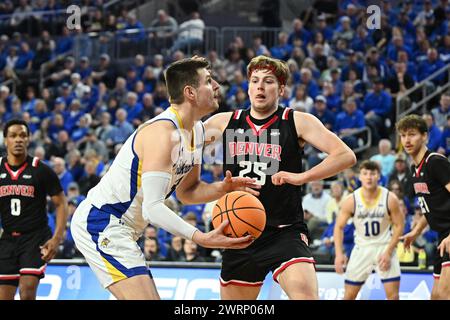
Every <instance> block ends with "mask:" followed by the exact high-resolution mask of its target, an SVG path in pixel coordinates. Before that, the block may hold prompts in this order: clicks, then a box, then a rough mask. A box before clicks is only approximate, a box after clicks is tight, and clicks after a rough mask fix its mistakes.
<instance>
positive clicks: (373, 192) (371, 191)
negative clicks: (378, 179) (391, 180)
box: [362, 186, 378, 200]
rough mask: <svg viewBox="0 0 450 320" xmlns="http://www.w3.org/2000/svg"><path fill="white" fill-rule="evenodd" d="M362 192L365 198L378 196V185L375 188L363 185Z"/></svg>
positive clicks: (371, 198) (369, 198)
mask: <svg viewBox="0 0 450 320" xmlns="http://www.w3.org/2000/svg"><path fill="white" fill-rule="evenodd" d="M362 194H363V196H364V198H365V199H368V200H373V199H375V198H376V197H377V196H378V186H376V187H374V188H365V187H362Z"/></svg>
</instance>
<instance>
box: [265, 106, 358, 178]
mask: <svg viewBox="0 0 450 320" xmlns="http://www.w3.org/2000/svg"><path fill="white" fill-rule="evenodd" d="M294 120H295V127H296V129H297V135H298V138H299V139H301V140H303V141H305V142H307V143H309V144H311V145H313V146H314V147H316V148H317V149H319V150H320V151H322V152H325V153H327V154H328V156H327V157H326V158H325V159H324V160H323V161H322V162H321V163H319V164H318V165H316V166H315V167H313V168H311V169H310V170H308V171H305V172H302V173H290V172H286V171H280V172H278V173H276V174H274V175H273V176H272V182H273V184H275V185H281V184H284V183H290V184H295V185H302V184H305V183H307V182H310V181H315V180H322V179H325V178H328V177H332V176H334V175H336V174H337V173H339V172H341V171H342V170H344V169H346V168H349V167H351V166H353V165H354V164H355V163H356V156H355V154H354V152H353V151H352V150H351V149H350V148H349V147H348V146H347V145H346V144H345V143H344V142H342V140H341V139H339V138H338V137H337V136H336V135H335V134H334V133H333V132H331V131H330V130H328V129H327V128H325V126H324V125H323V124H322V122H320V120H319V119H317V118H316V117H315V116H313V115H311V114H308V113H304V112H298V111H294Z"/></svg>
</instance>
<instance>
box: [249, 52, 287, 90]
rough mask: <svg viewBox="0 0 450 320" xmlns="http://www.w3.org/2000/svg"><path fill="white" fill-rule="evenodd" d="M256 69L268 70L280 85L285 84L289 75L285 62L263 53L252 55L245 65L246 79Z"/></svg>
mask: <svg viewBox="0 0 450 320" xmlns="http://www.w3.org/2000/svg"><path fill="white" fill-rule="evenodd" d="M258 69H267V70H270V71H271V72H272V73H273V74H274V75H275V77H276V78H277V80H278V83H279V84H280V85H285V84H286V82H287V80H288V77H289V68H288V66H287V63H286V62H284V61H282V60H279V59H275V58H271V57H267V56H263V55H261V56H257V57H254V58H253V59H252V60H251V61H250V63H249V64H248V66H247V79H250V77H251V76H252V73H253V71H255V70H258Z"/></svg>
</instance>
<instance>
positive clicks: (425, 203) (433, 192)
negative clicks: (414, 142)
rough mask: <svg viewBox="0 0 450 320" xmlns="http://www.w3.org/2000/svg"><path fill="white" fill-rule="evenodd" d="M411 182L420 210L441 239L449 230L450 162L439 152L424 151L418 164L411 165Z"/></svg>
mask: <svg viewBox="0 0 450 320" xmlns="http://www.w3.org/2000/svg"><path fill="white" fill-rule="evenodd" d="M412 171H413V172H414V174H413V177H412V183H413V186H414V192H415V193H416V195H417V197H418V200H419V204H420V206H421V209H422V212H423V213H424V214H425V217H426V219H427V222H428V224H429V225H430V227H431V229H433V230H435V231H437V232H438V233H439V238H440V240H442V238H443V237H446V236H447V235H448V234H449V232H450V193H449V192H448V190H447V189H446V188H445V186H446V185H447V184H448V183H450V162H448V160H447V158H445V157H444V156H443V155H441V154H439V153H431V152H430V151H429V150H427V152H426V153H425V155H424V157H423V159H422V160H421V161H420V164H419V165H418V166H417V167H415V166H413V170H412Z"/></svg>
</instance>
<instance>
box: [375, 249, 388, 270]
mask: <svg viewBox="0 0 450 320" xmlns="http://www.w3.org/2000/svg"><path fill="white" fill-rule="evenodd" d="M378 266H379V267H380V270H381V271H387V270H389V268H390V267H391V255H390V254H389V253H388V252H384V253H383V254H382V255H381V256H380V257H379V258H378Z"/></svg>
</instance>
